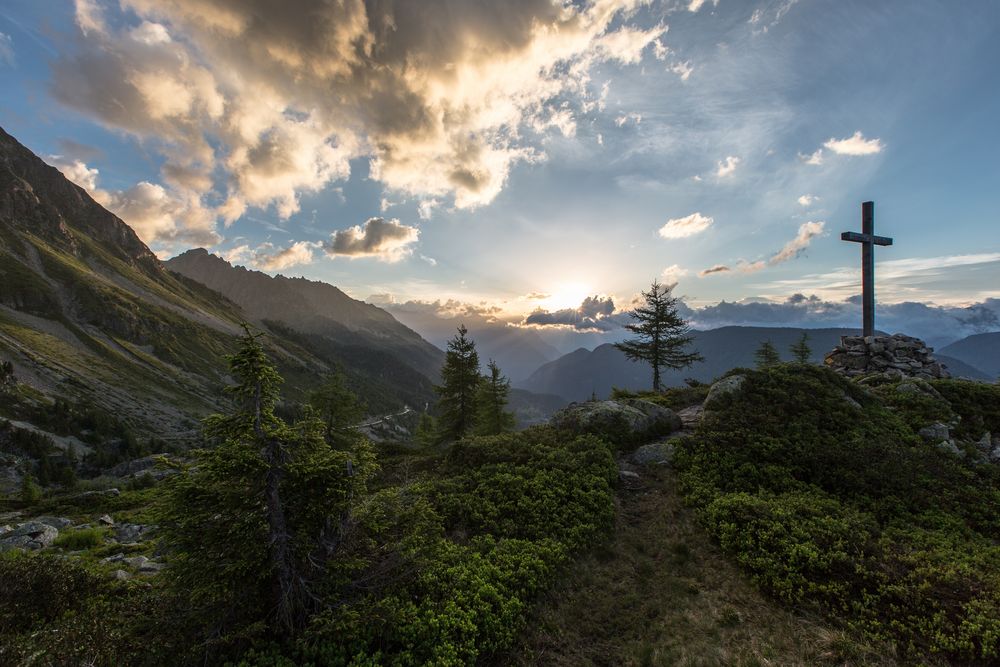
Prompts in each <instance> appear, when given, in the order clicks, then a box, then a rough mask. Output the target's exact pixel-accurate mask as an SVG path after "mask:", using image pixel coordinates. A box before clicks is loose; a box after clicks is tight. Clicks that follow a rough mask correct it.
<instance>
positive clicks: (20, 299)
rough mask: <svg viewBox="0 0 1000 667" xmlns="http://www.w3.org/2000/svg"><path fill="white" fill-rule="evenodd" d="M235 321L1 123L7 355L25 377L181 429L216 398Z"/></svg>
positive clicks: (0, 313)
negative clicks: (164, 264) (172, 272)
mask: <svg viewBox="0 0 1000 667" xmlns="http://www.w3.org/2000/svg"><path fill="white" fill-rule="evenodd" d="M238 321H239V314H238V311H237V309H236V308H235V306H234V305H233V304H231V303H229V302H226V301H225V300H223V299H220V298H219V297H218V296H217V295H215V294H213V293H211V292H210V291H208V290H206V289H205V288H203V287H201V286H199V285H197V284H196V283H193V282H191V281H189V280H187V279H184V278H182V277H179V276H175V275H172V274H170V273H169V272H168V271H166V270H165V269H164V268H163V266H162V265H161V263H160V262H159V261H158V260H157V258H156V256H155V255H153V253H152V252H150V250H149V248H147V247H146V245H145V244H143V243H142V241H140V240H139V238H138V237H137V236H136V235H135V232H133V231H132V229H131V228H129V227H128V226H127V225H126V224H125V223H124V222H122V221H121V220H120V219H118V218H117V217H115V216H114V215H113V214H111V213H110V212H108V211H106V210H105V209H103V208H102V207H101V206H100V205H98V204H97V203H96V202H95V201H93V200H92V199H91V198H90V197H89V196H88V195H87V193H86V192H85V191H84V190H83V189H81V188H79V187H78V186H76V185H74V184H72V183H70V182H69V181H68V180H66V179H65V178H64V177H63V175H62V174H61V173H60V172H59V171H58V170H56V169H54V168H53V167H50V166H48V165H46V164H45V163H44V162H42V161H41V160H40V159H38V158H37V157H36V156H35V155H34V154H32V153H31V152H30V151H29V150H28V149H26V148H24V147H23V146H21V145H20V144H19V143H18V142H17V141H16V140H15V139H14V138H13V137H11V136H10V135H8V134H6V133H5V132H3V131H2V130H0V353H2V354H3V356H4V357H5V358H7V359H9V360H10V361H12V362H13V364H14V367H15V371H16V374H17V375H18V376H19V377H22V378H25V379H28V380H30V381H31V383H32V384H33V385H34V386H36V387H37V388H39V389H41V390H43V391H46V392H51V393H54V394H61V395H66V396H70V397H76V398H80V399H85V400H88V401H93V402H96V403H98V404H100V405H101V406H102V407H104V408H106V409H107V410H109V411H111V412H113V413H115V414H119V415H121V416H124V417H126V418H132V419H133V420H135V421H136V422H139V423H142V424H144V425H146V426H149V427H151V428H154V429H155V430H156V431H159V432H176V431H178V430H183V429H184V427H185V425H186V424H188V423H189V417H190V416H191V415H197V414H199V413H203V412H205V411H206V410H208V409H211V408H212V407H213V406H214V405H216V403H217V400H218V397H219V394H220V392H219V389H220V387H221V384H222V381H223V369H224V366H223V364H222V355H223V354H225V353H226V352H227V351H228V349H229V346H230V343H231V342H232V341H233V340H234V336H235V335H236V334H237V333H238V331H239V326H238Z"/></svg>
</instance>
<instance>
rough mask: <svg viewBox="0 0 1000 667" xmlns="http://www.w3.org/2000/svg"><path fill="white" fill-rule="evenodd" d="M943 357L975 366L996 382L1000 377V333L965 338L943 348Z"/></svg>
mask: <svg viewBox="0 0 1000 667" xmlns="http://www.w3.org/2000/svg"><path fill="white" fill-rule="evenodd" d="M941 355H947V356H948V357H951V358H953V359H959V360H961V361H964V362H965V363H967V364H970V365H972V366H975V367H976V368H978V369H980V370H981V371H983V372H984V373H985V374H986V375H988V376H989V377H990V378H991V379H994V380H995V379H996V378H997V377H1000V331H994V332H993V333H982V334H975V335H973V336H969V337H967V338H963V339H962V340H960V341H956V342H954V343H952V344H951V345H946V346H945V347H943V348H941V354H940V355H938V356H941ZM946 363H947V362H946Z"/></svg>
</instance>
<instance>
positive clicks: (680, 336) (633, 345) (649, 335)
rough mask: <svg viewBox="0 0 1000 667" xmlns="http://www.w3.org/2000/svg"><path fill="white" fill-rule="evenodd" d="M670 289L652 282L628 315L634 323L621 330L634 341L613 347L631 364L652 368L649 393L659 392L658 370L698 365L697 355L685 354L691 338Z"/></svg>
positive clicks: (693, 353) (627, 341)
mask: <svg viewBox="0 0 1000 667" xmlns="http://www.w3.org/2000/svg"><path fill="white" fill-rule="evenodd" d="M671 289H672V287H670V286H666V285H661V284H659V283H658V282H656V281H655V280H654V281H653V284H652V286H650V288H649V291H648V292H643V293H642V298H643V301H644V303H643V304H642V305H641V306H639V307H638V308H636V309H635V310H633V311H632V312H631V313H630V315H631V316H632V319H633V320H635V321H634V322H632V323H630V324H626V325H625V328H626V329H628V330H629V331H631V332H632V333H634V334H636V335H637V337H636V338H633V339H630V340H626V341H623V342H621V343H615V347H617V348H618V349H619V350H621V351H622V352H623V353H624V354H625V356H626V357H627V358H629V359H631V360H632V361H645V362H647V363H649V365H650V366H652V367H653V391H660V370H661V369H666V368H685V367H687V366H690V365H691V364H693V363H695V362H697V361H702V359H703V357H702V356H701V355H700V354H698V353H697V352H691V351H687V350H686V348H687V347H688V345H690V344H691V341H692V340H693V337H692V336H691V330H690V329H689V328H688V325H687V322H686V321H685V320H684V318H682V317H681V316H680V315H679V314H678V313H677V301H678V300H677V298H675V297H673V296H671V294H670V290H671Z"/></svg>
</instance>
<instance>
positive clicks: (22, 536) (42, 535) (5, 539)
mask: <svg viewBox="0 0 1000 667" xmlns="http://www.w3.org/2000/svg"><path fill="white" fill-rule="evenodd" d="M58 536H59V531H58V530H56V529H55V528H53V527H52V526H50V525H48V524H45V523H41V522H40V521H29V522H28V523H23V524H21V525H20V526H18V527H17V528H15V529H14V530H12V531H10V532H9V533H5V534H4V535H3V536H2V537H0V552H3V551H10V550H11V549H42V548H44V547H47V546H49V545H51V544H52V543H53V542H55V540H56V538H57V537H58Z"/></svg>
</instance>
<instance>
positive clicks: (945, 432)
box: [917, 422, 951, 442]
mask: <svg viewBox="0 0 1000 667" xmlns="http://www.w3.org/2000/svg"><path fill="white" fill-rule="evenodd" d="M917 435H919V436H920V437H921V438H923V439H924V440H925V441H926V442H941V441H942V440H948V439H949V438H950V437H951V429H949V428H948V425H947V424H942V423H941V422H938V423H936V424H931V425H930V426H925V427H923V428H922V429H920V430H919V431H917Z"/></svg>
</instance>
